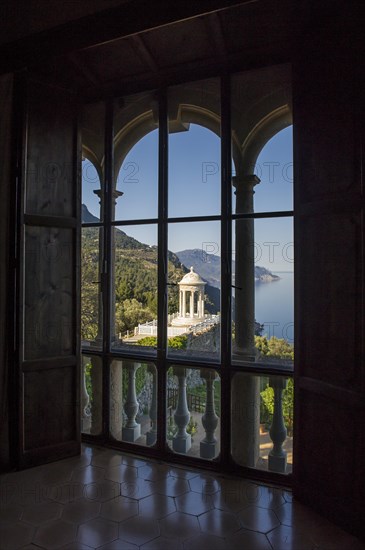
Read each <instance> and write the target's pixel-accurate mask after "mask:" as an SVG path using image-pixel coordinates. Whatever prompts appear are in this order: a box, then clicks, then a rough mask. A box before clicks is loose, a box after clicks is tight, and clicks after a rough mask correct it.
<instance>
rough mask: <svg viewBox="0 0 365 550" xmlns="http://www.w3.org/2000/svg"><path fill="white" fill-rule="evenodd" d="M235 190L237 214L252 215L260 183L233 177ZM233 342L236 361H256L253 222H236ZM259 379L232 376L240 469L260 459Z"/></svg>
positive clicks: (235, 454) (235, 453)
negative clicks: (255, 193)
mask: <svg viewBox="0 0 365 550" xmlns="http://www.w3.org/2000/svg"><path fill="white" fill-rule="evenodd" d="M232 180H233V185H234V186H235V188H236V191H235V193H236V213H237V214H243V213H251V212H253V210H254V208H253V195H254V186H255V185H257V184H258V183H259V182H260V180H259V178H258V177H257V176H255V175H253V174H250V175H246V176H236V177H234V178H232ZM234 284H235V287H236V288H235V340H234V345H233V354H234V355H235V356H236V357H237V359H242V360H248V361H254V359H255V355H256V352H255V338H254V336H255V261H254V220H253V219H245V220H239V221H237V222H236V241H235V283H234ZM259 436H260V379H259V377H258V376H253V375H252V376H251V375H246V374H239V375H235V377H234V381H233V383H232V455H233V458H234V460H235V461H236V462H238V463H239V464H241V465H243V466H247V467H251V468H254V467H256V464H257V461H258V458H259Z"/></svg>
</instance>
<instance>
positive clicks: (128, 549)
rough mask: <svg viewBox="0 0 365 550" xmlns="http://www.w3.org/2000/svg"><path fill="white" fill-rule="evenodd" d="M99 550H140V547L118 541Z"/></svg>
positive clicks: (124, 541)
mask: <svg viewBox="0 0 365 550" xmlns="http://www.w3.org/2000/svg"><path fill="white" fill-rule="evenodd" d="M98 550H138V546H136V545H135V544H132V543H131V542H127V541H126V540H121V539H117V540H113V542H109V543H108V544H105V545H104V546H100V547H99V548H98Z"/></svg>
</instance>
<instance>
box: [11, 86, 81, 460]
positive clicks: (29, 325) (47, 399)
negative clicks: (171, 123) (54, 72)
mask: <svg viewBox="0 0 365 550" xmlns="http://www.w3.org/2000/svg"><path fill="white" fill-rule="evenodd" d="M24 91H25V103H24V104H25V117H24V134H23V137H24V140H23V155H22V159H23V170H22V185H21V191H20V193H19V197H20V205H19V222H20V223H19V225H20V227H19V229H20V231H19V244H20V246H19V282H20V284H19V287H18V303H19V312H18V313H19V317H18V319H19V321H18V327H19V334H18V346H19V350H18V351H19V379H18V386H19V387H18V390H19V391H18V395H19V416H18V420H19V422H18V423H19V433H18V435H19V440H18V450H19V465H20V466H26V465H32V464H39V463H43V462H48V461H51V460H55V459H60V458H63V457H66V456H70V455H74V454H77V453H78V452H79V451H80V426H79V418H80V414H79V378H80V367H79V351H78V350H79V283H78V279H79V276H78V270H79V266H78V242H79V207H78V202H79V181H78V180H79V175H78V171H79V168H78V166H79V162H78V139H77V110H76V101H75V98H74V97H73V94H72V93H70V92H69V91H67V90H65V89H62V88H60V87H57V86H55V85H52V84H49V83H45V82H42V81H41V80H37V79H35V78H33V77H31V76H28V77H27V78H26V82H25V83H24Z"/></svg>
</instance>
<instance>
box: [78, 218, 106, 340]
mask: <svg viewBox="0 0 365 550" xmlns="http://www.w3.org/2000/svg"><path fill="white" fill-rule="evenodd" d="M102 246H103V228H102V227H83V228H82V230H81V342H82V347H84V348H85V347H92V348H96V349H101V348H102V345H103V319H102V310H103V302H102V286H101V267H102V266H101V261H102V260H101V257H102V254H101V251H102Z"/></svg>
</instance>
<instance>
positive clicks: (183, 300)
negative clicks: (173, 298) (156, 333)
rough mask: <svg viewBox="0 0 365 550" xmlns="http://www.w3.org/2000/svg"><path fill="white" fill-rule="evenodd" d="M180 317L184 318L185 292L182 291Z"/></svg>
mask: <svg viewBox="0 0 365 550" xmlns="http://www.w3.org/2000/svg"><path fill="white" fill-rule="evenodd" d="M181 317H186V290H183V291H182V311H181Z"/></svg>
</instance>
